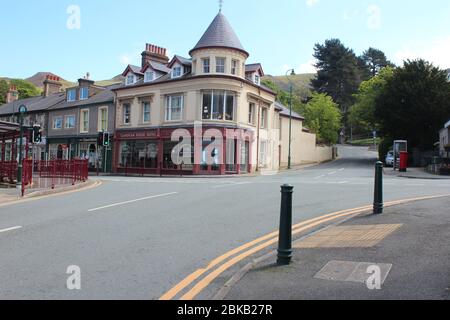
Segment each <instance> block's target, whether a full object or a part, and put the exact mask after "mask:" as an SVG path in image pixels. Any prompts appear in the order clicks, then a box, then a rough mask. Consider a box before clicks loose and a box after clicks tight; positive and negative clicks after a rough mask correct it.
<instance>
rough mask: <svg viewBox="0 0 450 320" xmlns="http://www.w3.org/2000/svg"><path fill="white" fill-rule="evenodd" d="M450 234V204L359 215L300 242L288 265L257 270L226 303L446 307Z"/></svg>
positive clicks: (420, 204) (235, 288)
mask: <svg viewBox="0 0 450 320" xmlns="http://www.w3.org/2000/svg"><path fill="white" fill-rule="evenodd" d="M449 234H450V197H443V198H437V199H433V200H426V201H420V202H413V203H409V204H403V205H398V206H393V207H389V208H387V209H385V212H384V214H382V215H373V214H365V215H361V216H357V217H354V218H352V219H350V220H347V221H346V222H344V223H342V224H340V225H337V226H336V225H335V226H331V227H328V228H325V229H323V230H322V231H319V232H318V233H315V234H312V235H310V236H308V237H306V238H303V239H301V240H299V241H297V242H295V243H294V247H295V249H294V258H293V262H292V264H291V265H289V266H286V267H278V266H276V265H275V264H274V263H275V262H276V257H275V256H273V257H270V258H269V259H267V260H265V261H264V262H261V263H259V264H257V265H255V266H254V267H253V269H251V270H250V271H249V272H247V273H246V274H245V275H244V276H243V277H242V278H241V280H240V281H238V282H237V283H236V284H235V285H233V286H232V287H231V289H230V290H229V291H228V293H227V294H226V296H225V299H227V300H241V299H243V300H247V299H256V300H316V299H319V300H385V299H387V300H404V299H408V300H424V299H427V300H428V299H431V300H449V299H450V249H449V246H448V241H449ZM378 285H379V287H378ZM222 298H223V297H222Z"/></svg>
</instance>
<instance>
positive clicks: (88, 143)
mask: <svg viewBox="0 0 450 320" xmlns="http://www.w3.org/2000/svg"><path fill="white" fill-rule="evenodd" d="M115 87H117V85H115V86H114V85H113V86H110V87H101V86H97V85H95V82H94V81H92V80H90V79H89V76H88V75H86V77H85V78H82V79H79V80H78V85H77V86H75V87H71V88H67V90H66V93H65V96H64V98H65V99H64V101H62V102H61V103H59V104H57V105H55V106H52V107H51V108H49V109H48V112H49V115H48V121H49V123H48V145H49V156H50V158H52V159H63V160H68V159H74V158H83V159H89V167H90V169H97V168H98V169H100V170H101V171H107V172H109V171H111V163H112V150H111V149H110V148H106V147H103V146H102V145H100V146H99V145H98V143H97V141H98V136H99V133H100V132H109V133H111V138H112V137H113V134H112V133H113V132H114V119H115V104H114V92H113V91H112V89H114V88H115Z"/></svg>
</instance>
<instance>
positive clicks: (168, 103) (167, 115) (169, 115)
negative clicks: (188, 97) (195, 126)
mask: <svg viewBox="0 0 450 320" xmlns="http://www.w3.org/2000/svg"><path fill="white" fill-rule="evenodd" d="M174 98H181V99H180V109H181V111H180V119H172V108H173V106H172V101H173V100H174ZM183 116H184V95H183V94H172V95H167V96H166V108H165V118H164V119H165V121H166V122H180V121H183Z"/></svg>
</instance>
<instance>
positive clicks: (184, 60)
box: [168, 55, 192, 70]
mask: <svg viewBox="0 0 450 320" xmlns="http://www.w3.org/2000/svg"><path fill="white" fill-rule="evenodd" d="M175 61H179V62H180V63H181V64H182V65H183V66H189V67H190V66H192V60H191V59H188V58H184V57H182V56H179V55H175V56H174V57H173V58H172V61H170V63H169V64H168V67H169V68H172V67H173V65H174V64H175ZM169 70H170V69H169Z"/></svg>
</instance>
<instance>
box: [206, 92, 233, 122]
mask: <svg viewBox="0 0 450 320" xmlns="http://www.w3.org/2000/svg"><path fill="white" fill-rule="evenodd" d="M234 101H235V94H234V93H233V92H230V91H224V90H208V91H204V92H203V104H202V107H203V108H202V113H203V114H202V118H203V120H226V121H233V120H234Z"/></svg>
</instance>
